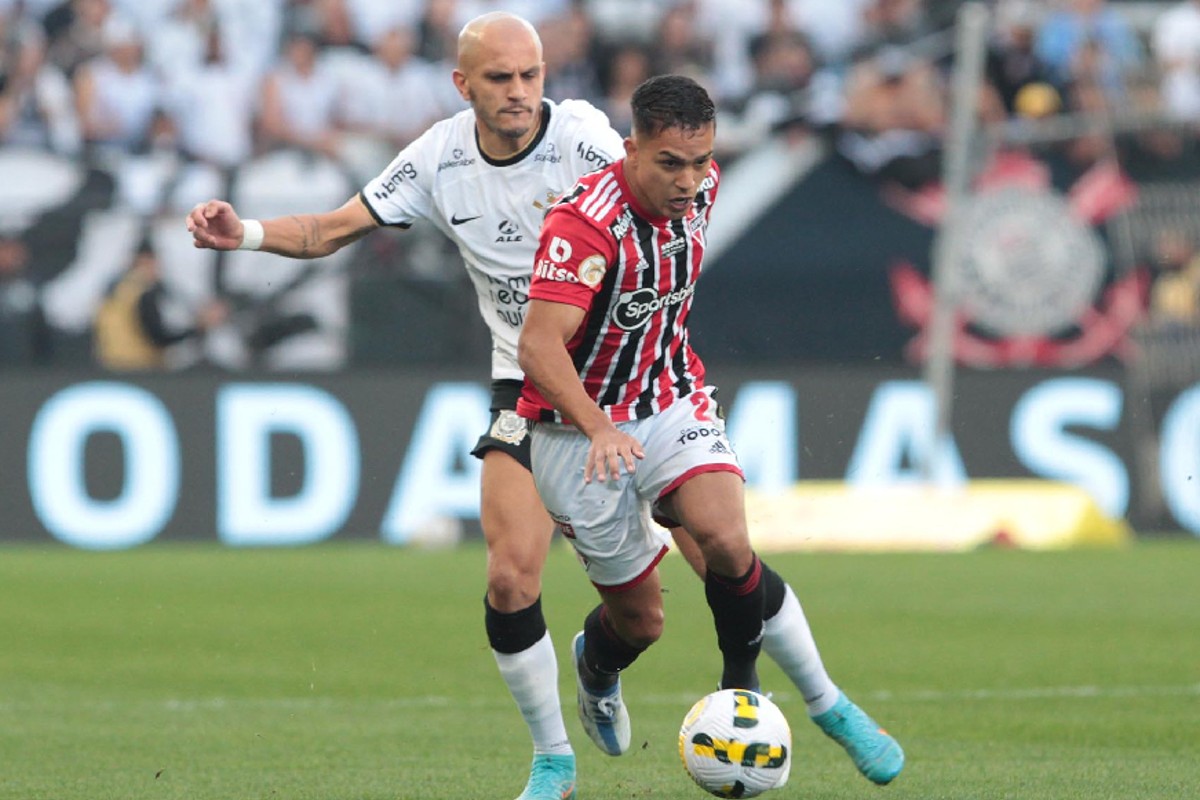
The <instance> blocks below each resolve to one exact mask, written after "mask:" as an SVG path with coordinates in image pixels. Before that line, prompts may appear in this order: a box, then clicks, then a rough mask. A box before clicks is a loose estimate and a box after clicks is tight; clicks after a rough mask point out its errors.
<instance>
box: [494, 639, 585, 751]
mask: <svg viewBox="0 0 1200 800" xmlns="http://www.w3.org/2000/svg"><path fill="white" fill-rule="evenodd" d="M492 655H494V656H495V657H496V666H498V667H499V668H500V675H501V677H503V678H504V682H505V683H506V684H508V691H509V692H511V693H512V696H513V700H516V701H517V708H519V709H521V716H522V717H524V718H525V724H526V725H528V726H529V735H530V736H532V737H533V752H534V753H547V754H553V755H568V754H570V753H571V752H572V750H571V742H570V740H569V739H568V738H567V728H566V725H565V724H564V723H563V716H562V708H561V706H559V703H558V661H557V660H556V659H555V657H554V644H553V643H552V642H551V641H550V632H549V631H547V632H546V633H545V634H544V635H543V636H542V638H541V639H538V640H537V642H535V643H534V644H533V645H532V646H531V647H529V648H528V649H525V650H522V651H521V652H519V653H499V652H497V651H495V650H493V651H492Z"/></svg>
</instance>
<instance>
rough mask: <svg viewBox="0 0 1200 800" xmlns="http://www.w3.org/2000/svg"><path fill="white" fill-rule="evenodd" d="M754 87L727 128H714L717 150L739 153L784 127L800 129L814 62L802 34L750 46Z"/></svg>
mask: <svg viewBox="0 0 1200 800" xmlns="http://www.w3.org/2000/svg"><path fill="white" fill-rule="evenodd" d="M751 54H752V55H753V58H754V87H753V90H752V91H751V93H750V95H749V97H747V99H746V101H745V103H744V105H743V107H742V109H741V112H740V113H739V114H734V115H727V117H728V116H732V117H733V124H726V125H723V126H722V129H723V131H724V132H723V133H722V132H721V130H718V134H717V136H718V139H719V140H720V144H721V149H723V150H724V149H732V150H734V151H735V152H742V151H745V150H747V149H749V148H751V147H754V146H757V145H759V144H761V143H762V142H763V141H765V140H766V139H767V138H768V137H769V136H771V135H772V134H773V133H774V132H775V131H777V130H780V129H782V128H784V127H792V128H793V130H803V129H804V127H805V126H806V122H807V116H808V106H809V103H810V98H809V92H810V90H811V88H812V82H813V76H814V74H815V73H816V59H815V56H814V55H813V52H812V49H811V48H810V46H809V43H808V40H807V39H805V38H804V36H803V34H800V33H798V32H794V31H788V30H786V29H785V30H782V31H779V32H777V33H768V34H765V35H762V36H757V37H755V39H754V40H753V42H752V43H751Z"/></svg>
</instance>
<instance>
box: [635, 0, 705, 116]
mask: <svg viewBox="0 0 1200 800" xmlns="http://www.w3.org/2000/svg"><path fill="white" fill-rule="evenodd" d="M651 58H652V59H653V66H652V67H651V71H652V72H653V73H654V74H656V75H666V74H676V75H688V76H690V77H692V78H695V79H697V80H699V81H701V83H709V82H710V81H709V79H708V77H707V76H708V74H709V73H710V71H711V70H712V66H713V51H712V45H711V42H709V41H708V40H707V39H706V38H704V37H702V36H700V34H699V31H698V30H697V27H696V11H695V8H693V5H692V3H690V2H682V3H676V4H675V5H673V6H671V7H670V8H669V9H667V12H666V13H665V14H664V15H663V16H662V19H661V20H659V23H658V34H657V35H656V36H655V37H654V49H653V50H652V51H651ZM718 99H719V98H718Z"/></svg>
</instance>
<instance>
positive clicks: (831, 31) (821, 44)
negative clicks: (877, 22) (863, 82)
mask: <svg viewBox="0 0 1200 800" xmlns="http://www.w3.org/2000/svg"><path fill="white" fill-rule="evenodd" d="M874 1H875V0H786V3H782V4H781V5H786V7H787V16H788V19H789V21H790V25H791V27H793V28H795V29H797V30H799V31H801V32H803V33H804V35H805V36H807V37H808V40H809V41H810V42H812V44H813V47H814V49H815V52H816V54H817V56H818V57H819V58H820V59H821V62H822V63H824V64H829V65H831V66H840V65H845V64H848V63H849V62H850V61H851V60H852V58H853V55H854V53H855V52H856V51H858V50H859V49H860V48H861V46H862V44H863V41H864V40H865V39H866V36H867V15H868V12H869V11H870V8H871V6H872V5H873V3H874Z"/></svg>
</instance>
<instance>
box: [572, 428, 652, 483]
mask: <svg viewBox="0 0 1200 800" xmlns="http://www.w3.org/2000/svg"><path fill="white" fill-rule="evenodd" d="M645 457H646V452H645V451H644V450H643V449H642V443H641V442H639V441H638V440H637V439H635V438H633V437H632V436H630V435H629V434H627V433H622V432H621V431H619V430H617V429H616V428H613V429H612V430H607V431H603V432H601V433H597V434H596V435H595V436H593V437H592V446H591V447H589V448H588V455H587V464H586V465H585V466H584V468H583V482H584V483H591V482H592V476H595V478H596V480H598V481H600V482H601V483H604V481H605V480H606V479H607V478H608V477H610V476H611V477H612V479H613V480H614V481H615V480H617V479H618V478H620V477H621V465H622V464H624V465H625V472H626V473H628V474H629V475H632V474H633V473H635V472H637V460H638V459H641V458H645Z"/></svg>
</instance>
